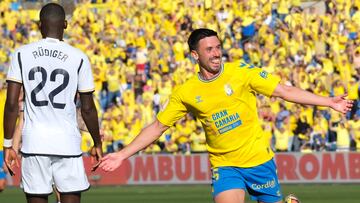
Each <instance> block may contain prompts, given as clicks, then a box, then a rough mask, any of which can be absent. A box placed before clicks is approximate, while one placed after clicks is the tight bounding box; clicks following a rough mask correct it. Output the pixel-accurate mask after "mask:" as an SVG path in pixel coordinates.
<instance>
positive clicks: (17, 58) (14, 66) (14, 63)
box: [6, 51, 22, 83]
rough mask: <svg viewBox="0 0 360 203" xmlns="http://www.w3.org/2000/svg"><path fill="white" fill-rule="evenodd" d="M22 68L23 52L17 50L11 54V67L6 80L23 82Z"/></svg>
mask: <svg viewBox="0 0 360 203" xmlns="http://www.w3.org/2000/svg"><path fill="white" fill-rule="evenodd" d="M21 70H22V64H21V54H20V52H16V51H15V52H14V53H13V54H11V58H10V67H9V71H8V73H7V77H6V81H8V82H9V81H12V82H17V83H22V76H21V75H22V74H21Z"/></svg>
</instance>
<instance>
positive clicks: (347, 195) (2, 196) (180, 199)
mask: <svg viewBox="0 0 360 203" xmlns="http://www.w3.org/2000/svg"><path fill="white" fill-rule="evenodd" d="M282 188H283V193H284V195H287V194H289V193H295V194H296V195H297V196H298V197H299V198H300V200H301V201H302V203H325V202H326V203H339V202H341V203H359V202H360V184H312V185H282ZM22 202H26V201H25V196H24V194H23V193H22V191H21V190H20V189H19V188H13V187H12V188H7V189H6V190H5V191H4V192H2V193H0V203H22ZM49 202H50V203H54V202H55V199H54V196H53V195H52V196H51V197H50V201H49ZM82 202H83V203H123V202H124V203H169V202H170V203H211V202H213V201H212V199H211V196H210V187H209V186H208V185H164V186H157V185H151V186H116V187H115V186H114V187H92V188H91V189H90V190H89V191H87V192H85V193H83V195H82ZM246 202H251V201H249V200H247V201H246Z"/></svg>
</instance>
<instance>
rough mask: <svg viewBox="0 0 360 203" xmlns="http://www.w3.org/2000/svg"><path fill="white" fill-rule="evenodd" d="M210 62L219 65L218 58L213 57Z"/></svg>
mask: <svg viewBox="0 0 360 203" xmlns="http://www.w3.org/2000/svg"><path fill="white" fill-rule="evenodd" d="M210 62H211V63H212V64H214V65H220V59H213V60H211V61H210Z"/></svg>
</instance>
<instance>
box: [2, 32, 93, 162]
mask: <svg viewBox="0 0 360 203" xmlns="http://www.w3.org/2000/svg"><path fill="white" fill-rule="evenodd" d="M7 80H8V81H13V82H18V83H22V84H23V87H24V98H25V105H24V128H23V131H22V147H21V152H23V153H25V154H39V155H61V156H78V155H81V153H82V152H81V149H80V144H81V135H80V132H79V128H78V125H77V122H76V121H77V120H76V106H75V96H76V92H80V93H86V92H92V91H94V81H93V75H92V71H91V67H90V63H89V59H88V58H87V56H86V55H85V54H84V53H83V52H82V51H80V50H78V49H76V48H74V47H72V46H70V45H68V44H66V43H65V42H62V41H59V40H57V39H53V38H46V39H42V40H40V41H38V42H34V43H31V44H28V45H25V46H22V47H20V48H19V49H17V50H16V51H15V52H14V53H13V55H12V58H11V64H10V68H9V72H8V75H7Z"/></svg>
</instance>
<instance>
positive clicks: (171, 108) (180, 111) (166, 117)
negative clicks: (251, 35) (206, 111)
mask: <svg viewBox="0 0 360 203" xmlns="http://www.w3.org/2000/svg"><path fill="white" fill-rule="evenodd" d="M186 113H187V109H186V106H185V105H184V104H183V102H182V101H181V99H180V96H179V95H178V93H177V92H174V93H173V94H172V95H171V97H170V100H169V102H168V104H167V105H166V107H165V108H164V109H163V110H161V111H160V112H159V113H158V115H157V119H158V120H159V121H160V123H162V124H164V125H166V126H173V125H174V123H175V122H176V121H178V120H179V119H180V118H182V117H184V116H185V114H186Z"/></svg>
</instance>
